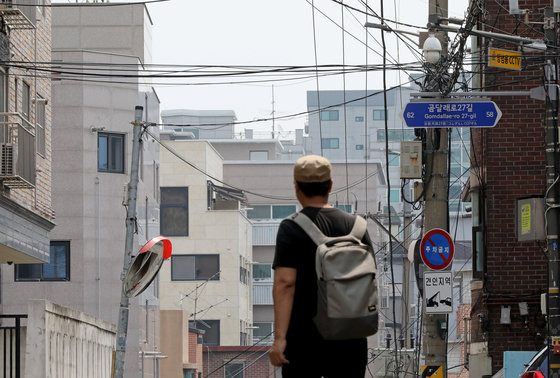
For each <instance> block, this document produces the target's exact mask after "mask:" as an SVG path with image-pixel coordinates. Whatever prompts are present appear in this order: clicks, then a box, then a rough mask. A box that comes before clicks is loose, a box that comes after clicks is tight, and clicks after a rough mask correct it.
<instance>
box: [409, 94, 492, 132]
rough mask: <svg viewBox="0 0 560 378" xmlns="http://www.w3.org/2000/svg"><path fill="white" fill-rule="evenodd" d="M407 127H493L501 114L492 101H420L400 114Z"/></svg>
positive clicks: (413, 103) (412, 103) (410, 103)
mask: <svg viewBox="0 0 560 378" xmlns="http://www.w3.org/2000/svg"><path fill="white" fill-rule="evenodd" d="M402 117H403V120H404V122H405V123H406V126H407V127H413V128H415V127H445V128H448V127H494V126H496V124H497V123H498V121H499V120H500V118H501V117H502V112H501V110H500V109H499V108H498V106H497V105H496V103H494V102H493V101H476V100H474V101H472V100H471V101H460V100H445V99H442V100H434V99H430V100H421V101H417V102H409V103H408V104H406V106H405V108H404V109H403V112H402Z"/></svg>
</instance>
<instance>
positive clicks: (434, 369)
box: [422, 365, 443, 378]
mask: <svg viewBox="0 0 560 378" xmlns="http://www.w3.org/2000/svg"><path fill="white" fill-rule="evenodd" d="M430 377H438V378H443V366H439V365H425V366H422V378H430Z"/></svg>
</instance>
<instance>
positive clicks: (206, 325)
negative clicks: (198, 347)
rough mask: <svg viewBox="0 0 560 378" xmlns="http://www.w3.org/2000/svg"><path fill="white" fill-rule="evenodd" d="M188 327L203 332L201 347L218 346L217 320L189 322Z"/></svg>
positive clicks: (218, 328) (218, 327)
mask: <svg viewBox="0 0 560 378" xmlns="http://www.w3.org/2000/svg"><path fill="white" fill-rule="evenodd" d="M189 327H190V328H194V329H197V330H202V331H204V335H202V346H219V345H220V321H219V320H206V319H204V320H196V321H194V320H190V321H189Z"/></svg>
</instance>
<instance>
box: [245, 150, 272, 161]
mask: <svg viewBox="0 0 560 378" xmlns="http://www.w3.org/2000/svg"><path fill="white" fill-rule="evenodd" d="M249 160H268V151H249Z"/></svg>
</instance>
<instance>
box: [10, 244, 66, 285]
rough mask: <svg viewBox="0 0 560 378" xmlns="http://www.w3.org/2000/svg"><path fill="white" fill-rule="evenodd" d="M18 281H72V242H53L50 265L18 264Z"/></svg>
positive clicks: (16, 269) (16, 270)
mask: <svg viewBox="0 0 560 378" xmlns="http://www.w3.org/2000/svg"><path fill="white" fill-rule="evenodd" d="M15 272H16V281H70V242H69V241H52V242H51V246H50V261H49V263H48V264H16V268H15Z"/></svg>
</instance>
